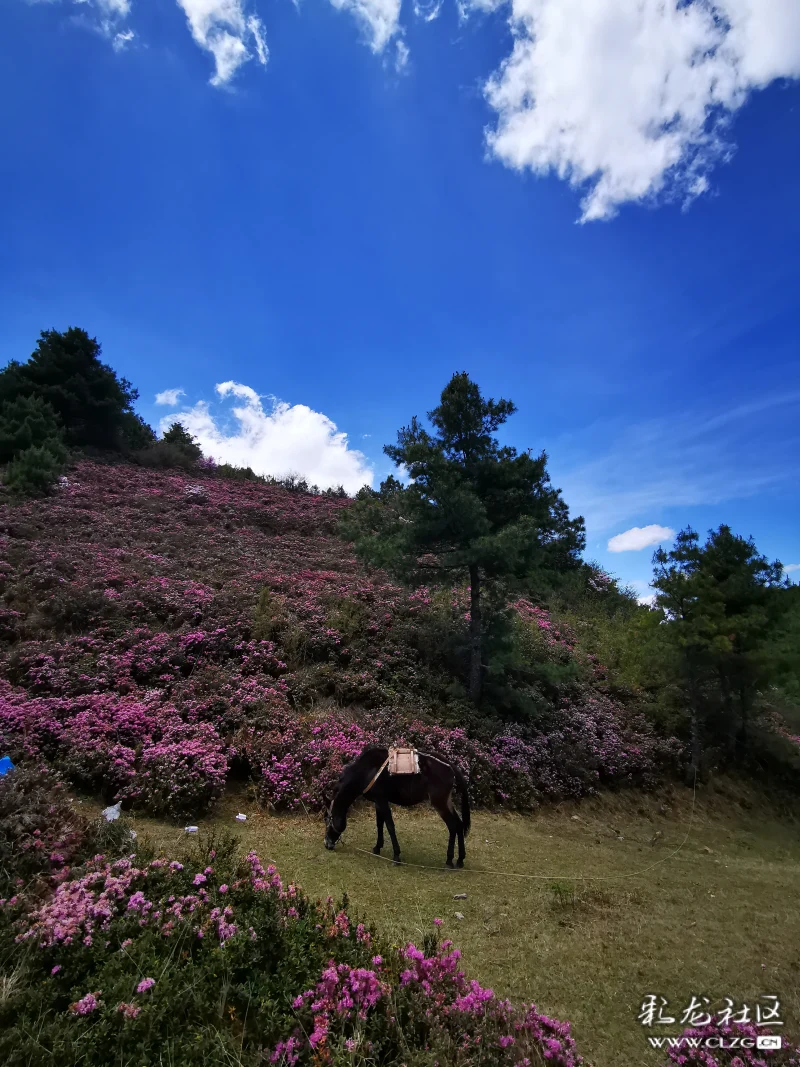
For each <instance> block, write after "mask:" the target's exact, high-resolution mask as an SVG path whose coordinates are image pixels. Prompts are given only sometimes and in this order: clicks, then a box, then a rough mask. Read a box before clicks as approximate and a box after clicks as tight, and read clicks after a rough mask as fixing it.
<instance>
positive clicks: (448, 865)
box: [446, 860, 456, 871]
mask: <svg viewBox="0 0 800 1067" xmlns="http://www.w3.org/2000/svg"><path fill="white" fill-rule="evenodd" d="M446 866H447V869H448V870H449V871H454V870H455V869H456V865H455V864H454V863H453V861H452V860H448V861H447V864H446Z"/></svg>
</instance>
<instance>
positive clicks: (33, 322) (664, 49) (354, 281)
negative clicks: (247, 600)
mask: <svg viewBox="0 0 800 1067" xmlns="http://www.w3.org/2000/svg"><path fill="white" fill-rule="evenodd" d="M0 53H2V63H0V79H1V80H2V91H3V99H4V100H5V106H4V108H3V109H2V112H0V135H1V136H2V153H1V154H0V203H2V215H1V216H0V235H1V237H0V306H2V309H3V315H2V321H3V330H2V332H1V333H0V360H2V361H3V362H5V361H6V360H8V359H11V358H25V357H26V356H27V355H28V354H29V352H30V351H31V350H32V348H33V346H34V344H35V340H36V337H37V335H38V332H39V330H41V329H44V328H51V327H54V328H59V329H60V328H64V327H66V326H67V325H80V326H83V327H84V328H86V329H87V330H89V331H90V332H91V333H92V334H94V335H96V336H97V337H98V339H99V340H100V341H101V342H102V344H103V348H104V353H105V357H106V359H107V360H108V361H109V362H110V363H111V364H112V365H113V366H114V367H115V368H116V369H117V370H119V371H120V372H121V373H123V374H125V375H126V376H127V377H128V378H130V379H131V380H132V381H133V382H134V384H135V385H137V387H138V388H139V390H140V393H141V399H140V403H139V409H140V411H141V413H142V414H143V415H144V416H145V417H146V418H147V419H148V420H149V421H151V422H152V423H153V425H156V426H157V425H159V423H160V421H161V420H162V419H164V418H168V417H169V416H171V415H173V414H175V413H181V414H182V417H183V418H184V419H187V420H188V422H189V424H190V425H191V427H192V428H193V429H194V430H195V432H197V433H198V435H199V436H200V437H201V440H202V441H203V443H204V445H205V447H206V450H207V451H210V452H211V453H212V454H213V453H215V452H216V453H217V455H218V457H220V458H230V459H233V460H238V461H240V462H250V463H251V464H252V465H253V466H256V467H258V468H259V469H263V470H271V471H273V472H275V473H285V471H287V470H289V469H293V470H297V471H302V472H305V473H307V474H308V475H309V476H310V477H311V479H312V480H316V481H319V482H321V483H324V482H325V481H335V482H338V481H344V482H345V484H347V485H348V487H350V488H354V487H356V486H357V485H358V484H361V482H363V481H364V480H367V479H369V478H370V477H373V479H374V483H375V484H377V482H378V481H379V480H380V479H381V478H382V477H384V476H385V474H386V473H388V471H389V467H388V465H387V462H386V459H385V457H384V456H383V455H382V452H381V446H382V445H383V444H384V443H386V442H388V441H392V440H393V439H394V435H395V433H396V430H397V428H398V427H399V426H400V425H402V424H403V423H405V422H406V421H408V419H409V418H410V416H411V415H413V414H424V412H425V411H427V410H428V409H429V408H431V407H432V406H433V405H434V404H435V402H436V399H437V396H438V393H439V392H440V391H441V389H442V387H443V385H444V384H445V383H446V381H447V379H448V378H449V377H450V375H451V374H452V373H453V372H454V371H456V370H467V371H469V372H470V374H471V375H472V376H473V377H474V378H475V379H476V380H477V381H478V382H479V383H480V384H481V386H482V388H483V390H484V392H485V393H486V394H489V395H494V396H505V397H510V398H511V399H513V400H514V401H515V402H516V404H517V406H518V409H519V412H518V414H517V415H515V416H514V418H513V419H512V420H511V421H510V422H509V424H508V427H507V429H506V431H505V435H504V436H505V439H506V440H508V441H509V442H510V443H512V444H514V445H516V446H517V447H519V448H526V447H532V448H534V449H535V450H539V449H541V448H545V449H547V451H548V453H549V454H550V457H551V459H550V468H551V472H552V475H553V479H554V481H555V483H556V484H557V485H559V486H561V487H562V488H563V490H564V493H565V496H566V499H567V501H568V502H569V504H570V506H571V507H572V509H573V510H574V511H575V512H581V513H583V514H584V515H585V517H586V520H587V528H588V534H589V545H588V550H587V556H589V557H592V558H596V559H598V560H599V561H600V562H601V563H603V564H604V565H606V566H608V567H609V568H610V569H611V570H612V571H614V572H615V573H617V574H619V575H620V576H621V577H622V578H623V579H625V580H627V581H635V582H638V583H640V590H641V592H642V593H644V592H646V582H647V578H648V576H649V574H650V558H651V553H652V545H651V544H649V545H647V546H646V547H644V548H642V549H639V550H631V549H628V550H626V551H617V552H613V551H609V549H608V543H609V540H610V539H611V538H613V537H615V536H617V535H620V534H623V533H625V532H626V531H629V530H631V529H632V528H640V529H641V528H647V527H663V528H664V531H663V536H665V537H667V536H668V534H667V532H666V531H668V530H670V529H672V530H675V529H678V528H680V527H682V526H685V525H687V524H689V523H691V524H692V525H693V526H695V527H696V528H698V529H700V530H701V531H704V530H706V529H708V528H709V527H712V526H716V525H718V524H719V523H720V522H727V523H729V524H731V525H732V526H733V527H734V529H735V530H736V531H737V532H740V533H743V534H745V535H752V536H754V537H755V539H756V542H757V544H758V546H759V547H760V548H761V550H762V551H764V552H765V553H767V554H768V555H769V556H771V557H773V558H774V557H778V558H780V559H781V560H782V562H784V563H786V564H800V533H798V529H799V528H800V504H799V503H798V501H799V500H800V494H798V476H797V465H798V455H799V454H800V447H799V446H800V420H799V418H798V416H800V359H798V356H799V355H800V300H798V292H800V255H798V249H799V248H800V199H799V198H798V193H797V189H798V185H797V174H798V170H800V80H799V79H800V5H799V4H797V0H715V2H713V3H712V2H711V0H708V2H703V3H701V2H700V0H693V2H690V3H688V4H687V3H683V2H682V3H680V4H678V3H677V0H676V3H675V4H671V3H667V4H662V3H659V2H657V0H644V2H643V3H638V2H634V0H511V2H510V3H500V2H496V0H472V2H469V0H467V2H464V3H458V4H456V3H451V2H450V0H446V2H442V3H441V4H438V3H436V2H433V3H430V2H423V0H416V2H413V0H403V2H402V3H400V2H399V0H336V2H332V0H300V3H299V4H297V5H295V4H293V3H292V2H291V0H273V3H271V4H270V5H269V6H268V5H267V4H266V3H264V0H253V2H249V0H179V2H173V0H158V2H157V0H83V2H80V3H76V2H75V0H49V2H48V0H40V2H36V3H30V2H26V0H5V2H4V3H3V4H2V7H0ZM223 383H229V384H228V385H227V386H225V388H224V389H223V390H221V391H220V390H218V389H217V386H219V385H221V384H223ZM230 383H234V384H230ZM171 390H183V392H182V393H181V394H180V395H178V396H177V397H172V396H170V395H169V392H170V391H171ZM164 393H166V394H168V395H166V396H162V397H161V399H162V401H164V402H162V403H160V404H159V403H157V402H156V396H157V395H158V394H164ZM170 401H171V402H170ZM237 412H238V414H236V413H237ZM342 435H346V436H342ZM649 533H650V536H648V535H639V536H638V537H637V536H636V535H631V536H629V537H628V538H627V539H623V540H622V542H621V545H622V547H626V546H629V545H631V544H638V543H640V542H642V541H645V542H646V541H648V540H652V538H653V537H657V536H660V534H659V531H658V530H656V531H655V532H653V531H650V532H649ZM615 544H617V545H619V544H620V542H616V543H615Z"/></svg>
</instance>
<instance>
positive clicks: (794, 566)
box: [783, 563, 800, 574]
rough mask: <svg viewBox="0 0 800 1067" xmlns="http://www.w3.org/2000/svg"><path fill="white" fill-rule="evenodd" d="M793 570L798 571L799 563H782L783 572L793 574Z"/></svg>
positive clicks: (799, 569) (799, 568)
mask: <svg viewBox="0 0 800 1067" xmlns="http://www.w3.org/2000/svg"><path fill="white" fill-rule="evenodd" d="M795 571H800V563H784V565H783V573H784V574H794V572H795Z"/></svg>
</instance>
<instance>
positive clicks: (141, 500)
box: [0, 461, 675, 817]
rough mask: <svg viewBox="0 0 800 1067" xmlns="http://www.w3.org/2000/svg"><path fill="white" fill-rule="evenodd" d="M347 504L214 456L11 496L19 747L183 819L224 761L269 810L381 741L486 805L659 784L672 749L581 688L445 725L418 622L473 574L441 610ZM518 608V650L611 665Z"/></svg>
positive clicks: (2, 631)
mask: <svg viewBox="0 0 800 1067" xmlns="http://www.w3.org/2000/svg"><path fill="white" fill-rule="evenodd" d="M347 506H348V504H347V500H346V499H345V500H343V499H340V498H335V497H324V496H312V495H308V494H301V493H293V492H289V491H287V490H285V489H282V488H280V487H278V486H271V485H265V484H263V483H258V482H252V481H228V480H222V479H220V478H219V477H217V476H216V475H215V474H214V472H213V470H212V469H209V470H203V469H197V470H195V471H192V474H191V479H189V477H188V476H187V475H185V474H182V473H176V472H172V471H171V472H164V471H157V470H145V469H142V468H138V467H133V466H126V465H119V466H105V465H100V464H95V463H91V462H85V461H84V462H81V463H80V464H79V466H78V469H77V471H76V475H75V477H70V478H69V480H67V481H66V482H65V483H64V484H63V485H62V486H61V487H60V488H59V489H58V490H57V492H56V494H55V495H54V496H53V497H51V498H49V499H47V500H38V501H27V502H25V503H22V504H18V505H15V506H14V507H13V508H12V507H11V506H10V505H9V504H8V503H7V502H0V549H2V552H0V556H2V560H3V562H2V564H1V565H0V593H2V601H0V676H1V677H4V678H7V679H8V683H6V682H0V735H2V736H3V738H4V742H5V745H6V750H7V751H8V752H9V754H10V755H11V756H12V758H13V759H15V761H17V762H18V761H20V760H26V759H27V760H29V759H34V758H35V759H41V758H44V759H46V760H49V761H53V762H54V763H56V764H57V766H58V767H59V769H61V770H62V771H63V773H64V774H65V775H67V776H68V777H69V778H70V779H71V780H72V781H74V782H76V783H77V784H80V785H82V786H83V787H85V788H87V789H90V790H94V791H98V792H99V791H102V792H103V793H104V795H105V796H107V797H108V798H109V799H111V800H117V799H121V800H123V801H124V802H125V805H126V807H127V806H133V807H136V808H140V809H143V810H146V811H149V812H151V813H153V814H157V815H173V816H176V817H177V816H184V815H188V816H196V815H199V814H200V813H202V811H203V810H205V809H206V808H207V807H208V806H209V805H210V804H212V803H213V802H214V800H215V799H216V797H218V796H219V794H220V792H221V790H222V789H223V787H224V782H225V777H226V774H227V773H228V769H229V768H232V769H234V770H235V771H236V772H237V773H247V774H248V775H249V776H250V777H251V779H252V780H253V782H254V783H255V784H256V787H257V789H258V791H259V793H260V795H261V797H262V798H263V800H264V802H265V803H267V804H270V805H272V806H274V807H275V808H280V809H286V810H302V808H303V806H305V807H306V808H308V809H309V810H310V809H311V808H314V807H319V805H320V804H321V797H322V794H323V793H324V792H325V791H326V790H327V789H329V788H330V787H331V786H332V784H333V783H334V782H335V781H336V779H337V777H338V775H339V773H340V771H341V768H342V766H343V765H344V764H345V763H346V762H347V761H348V760H350V759H352V758H353V756H355V755H356V754H357V753H358V752H359V751H360V749H361V748H362V747H363V746H364V745H366V744H369V743H376V742H377V743H400V742H403V741H407V742H408V743H412V744H416V745H418V746H419V747H420V748H422V749H423V750H425V751H430V752H433V753H435V754H437V755H439V756H440V757H441V758H444V759H451V760H453V761H454V762H455V763H457V764H458V766H459V767H460V768H461V769H462V770H463V771H464V772H465V773H468V774H469V776H470V780H471V788H472V792H473V795H474V800H475V801H476V802H477V803H483V804H491V805H502V806H507V807H515V808H520V809H526V808H529V807H531V806H533V805H534V804H536V803H537V802H539V801H541V800H545V799H548V798H558V797H564V796H572V797H576V796H580V795H582V794H584V793H586V792H590V791H592V790H594V789H596V788H598V787H600V786H602V785H617V784H647V783H648V782H650V781H652V780H653V779H654V777H655V774H656V770H657V768H658V767H660V766H662V765H663V764H664V762H665V760H666V761H668V760H671V759H673V758H674V756H675V744H674V743H665V742H663V741H661V740H659V739H658V738H657V737H655V735H654V734H653V732H652V730H651V729H650V728H649V726H648V724H647V723H646V722H645V721H644V720H643V719H641V718H637V717H636V716H635V715H630V714H628V713H627V712H626V711H625V710H624V709H623V708H621V707H620V706H619V705H617V704H616V703H614V702H613V701H612V700H610V699H609V698H608V697H606V696H603V695H600V694H599V693H598V692H597V691H595V690H593V689H591V688H590V687H589V686H588V685H587V686H584V688H583V689H581V690H578V689H573V691H572V694H571V695H570V696H569V697H566V696H563V697H562V699H561V700H560V703H558V705H557V706H555V707H553V708H552V710H551V712H550V713H549V714H548V715H547V716H546V717H545V718H543V719H542V720H541V721H537V722H536V723H535V724H534V726H529V727H528V728H526V730H525V731H524V732H523V731H521V730H514V729H511V728H508V729H498V730H497V731H496V736H494V737H492V738H489V737H481V738H479V737H475V736H472V735H471V734H470V733H469V732H468V731H467V730H464V729H452V728H449V727H448V728H444V727H442V726H440V725H438V724H437V719H440V718H441V714H442V711H443V708H444V707H445V704H446V702H447V701H448V700H449V697H448V695H447V689H446V686H444V687H443V682H442V679H441V678H439V677H438V676H437V675H436V674H435V671H434V669H433V668H432V667H430V665H427V663H426V659H425V655H424V652H425V650H424V648H420V643H421V640H422V639H421V638H420V637H419V634H420V633H421V632H423V631H422V630H421V629H420V628H421V627H422V628H423V630H424V626H425V625H427V624H428V622H429V621H430V620H431V619H432V618H433V617H434V615H435V613H436V612H438V611H441V610H445V612H446V613H447V612H449V613H450V615H449V616H448V619H449V621H448V622H447V625H448V626H450V627H456V629H458V627H461V628H462V629H463V627H464V626H465V621H464V615H465V612H466V609H467V600H466V590H464V589H457V590H454V591H453V592H452V594H451V595H450V602H449V606H447V605H446V604H445V606H444V609H442V604H443V603H444V601H443V600H442V597H443V596H444V600H447V595H443V594H436V596H434V595H433V594H432V593H431V591H430V590H428V589H426V588H420V589H417V590H415V591H411V592H409V591H408V590H405V589H403V588H401V587H400V586H398V585H397V584H395V583H393V582H391V581H389V580H388V579H387V577H386V576H385V575H383V574H381V573H380V572H373V573H371V574H369V575H367V574H365V572H364V571H363V569H362V568H360V566H359V565H358V564H357V562H356V560H355V559H354V557H353V555H352V552H351V549H350V547H349V546H348V545H346V544H345V543H344V542H342V541H341V540H340V539H338V538H337V537H336V536H335V526H336V521H337V515H338V514H339V513H340V511H341V509H342V508H346V507H347ZM264 590H266V591H267V595H266V596H265V597H264V598H262V597H261V594H262V591H264ZM513 611H514V613H515V618H516V620H517V623H516V626H517V629H518V631H519V634H520V635H522V636H521V637H520V640H522V641H523V644H524V645H525V648H526V649H527V653H526V654H529V655H531V656H534V657H538V658H539V659H541V660H543V661H545V660H550V661H551V662H552V663H553V664H555V663H558V664H564V663H571V662H573V661H574V662H576V663H578V662H580V663H581V664H583V667H582V668H581V669H582V670H584V674H585V677H586V679H587V680H588V681H591V679H592V678H594V679H599V678H602V676H603V669H602V667H601V666H600V665H599V664H597V663H590V662H589V659H588V658H582V657H581V654H580V650H579V649H578V648H577V646H576V640H575V635H574V634H572V633H571V632H570V631H569V630H568V629H567V628H565V627H563V626H559V625H557V624H556V623H555V622H554V620H553V619H552V618H551V616H550V615H549V613H548V612H547V611H545V610H544V609H543V608H541V607H538V606H536V605H534V604H532V603H530V602H529V601H527V600H525V599H519V600H518V601H516V603H515V604H514V605H513ZM425 632H427V631H425ZM422 643H423V644H424V642H422ZM445 681H447V680H446V679H445ZM448 684H449V683H448ZM451 714H452V711H451Z"/></svg>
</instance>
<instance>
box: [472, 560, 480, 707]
mask: <svg viewBox="0 0 800 1067" xmlns="http://www.w3.org/2000/svg"><path fill="white" fill-rule="evenodd" d="M469 585H470V592H469V697H470V700H471V701H472V703H473V704H478V703H479V702H480V699H481V680H482V679H481V577H480V572H479V571H478V568H477V566H475V565H474V564H472V565H470V568H469Z"/></svg>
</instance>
